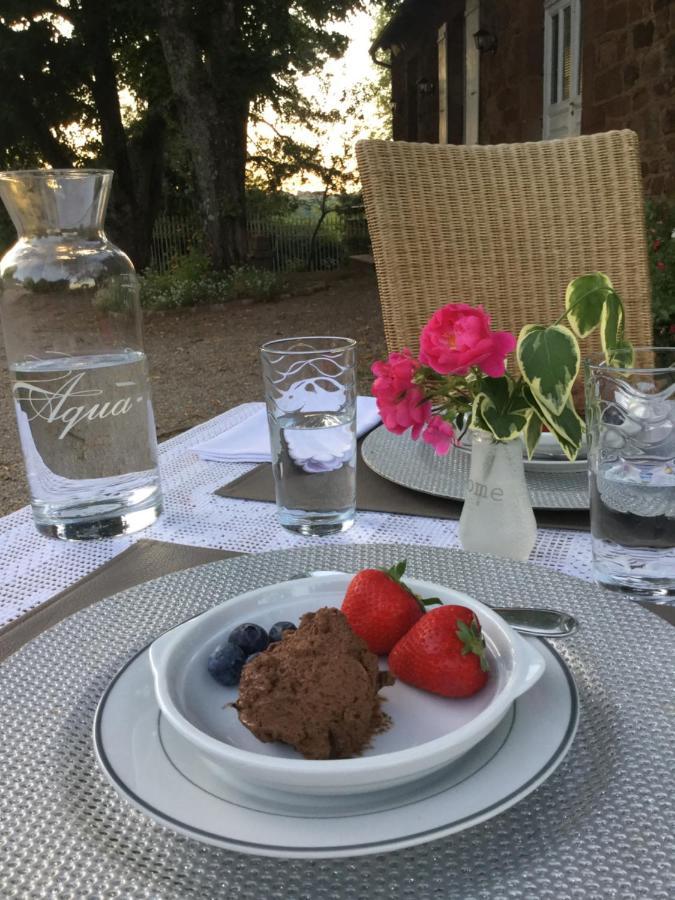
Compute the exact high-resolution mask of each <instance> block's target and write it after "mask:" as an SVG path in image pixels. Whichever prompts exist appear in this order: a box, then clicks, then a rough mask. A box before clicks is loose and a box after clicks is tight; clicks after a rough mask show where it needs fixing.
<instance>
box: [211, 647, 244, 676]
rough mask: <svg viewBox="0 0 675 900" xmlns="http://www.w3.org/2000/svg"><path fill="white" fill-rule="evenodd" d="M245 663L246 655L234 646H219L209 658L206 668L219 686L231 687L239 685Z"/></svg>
mask: <svg viewBox="0 0 675 900" xmlns="http://www.w3.org/2000/svg"><path fill="white" fill-rule="evenodd" d="M245 662H246V654H245V653H244V651H243V650H242V649H241V647H237V646H236V645H235V644H230V643H227V644H219V645H218V646H217V647H216V649H215V650H214V651H213V653H212V654H211V655H210V656H209V659H208V662H207V663H206V668H207V669H208V670H209V673H210V674H211V675H212V676H213V677H214V678H215V679H216V681H217V682H219V683H220V684H223V685H225V687H232V686H233V685H235V684H239V676H240V675H241V670H242V668H243V666H244V663H245Z"/></svg>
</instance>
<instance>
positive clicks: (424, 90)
mask: <svg viewBox="0 0 675 900" xmlns="http://www.w3.org/2000/svg"><path fill="white" fill-rule="evenodd" d="M435 90H436V85H435V84H434V83H433V81H429V79H428V78H419V79H418V80H417V93H418V94H433V92H434V91H435Z"/></svg>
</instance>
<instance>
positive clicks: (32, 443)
mask: <svg viewBox="0 0 675 900" xmlns="http://www.w3.org/2000/svg"><path fill="white" fill-rule="evenodd" d="M111 181H112V172H109V171H103V170H86V169H72V170H53V169H44V170H43V169H40V170H35V171H25V172H0V197H1V198H2V200H3V202H4V204H5V206H6V208H7V211H8V212H9V215H10V216H11V218H12V221H13V223H14V225H15V227H16V230H17V232H18V240H17V242H16V244H14V246H13V247H12V248H11V249H10V250H9V251H8V252H7V253H6V254H5V255H4V257H3V258H2V260H1V261H0V318H1V319H2V328H3V333H4V338H5V346H6V349H7V360H8V364H9V372H10V378H11V382H12V385H11V389H12V394H13V399H14V406H15V410H16V417H17V424H18V428H19V437H20V440H21V447H22V450H23V456H24V461H25V465H26V474H27V476H28V485H29V490H30V495H31V505H32V508H33V515H34V518H35V523H36V525H37V528H38V530H39V531H40V532H42V533H43V534H46V535H49V536H52V537H58V538H64V539H82V538H97V537H110V536H113V535H117V534H124V533H127V532H131V531H138V530H139V529H141V528H145V527H146V526H148V525H150V524H151V523H152V522H154V520H155V519H156V518H157V516H158V515H159V513H160V512H161V509H162V496H161V489H160V482H159V472H158V468H157V441H156V436H155V424H154V418H153V412H152V403H151V399H150V385H149V380H148V369H147V361H146V357H145V354H144V352H143V343H142V336H141V317H140V306H139V300H138V293H139V286H138V279H137V277H136V275H135V273H134V268H133V265H132V264H131V261H130V260H129V258H128V257H127V256H126V255H125V254H124V253H123V252H122V251H121V250H120V249H119V248H118V247H116V246H115V245H114V244H111V243H110V241H109V240H108V239H107V238H106V236H105V233H104V231H103V220H104V216H105V210H106V205H107V201H108V195H109V193H110V186H111Z"/></svg>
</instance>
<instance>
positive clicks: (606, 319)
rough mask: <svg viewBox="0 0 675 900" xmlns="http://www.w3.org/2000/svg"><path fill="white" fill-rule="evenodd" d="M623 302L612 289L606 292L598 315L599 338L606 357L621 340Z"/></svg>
mask: <svg viewBox="0 0 675 900" xmlns="http://www.w3.org/2000/svg"><path fill="white" fill-rule="evenodd" d="M623 319H624V313H623V303H622V302H621V298H620V297H619V295H618V294H616V293H615V292H614V291H611V292H610V293H609V294H607V297H606V299H605V302H604V303H603V305H602V316H601V317H600V339H601V341H602V349H603V351H604V354H605V358H606V359H607V358H608V357H609V355H610V353H611V351H612V350H615V349H616V348H617V347H618V346H619V344H620V343H621V341H622V340H623Z"/></svg>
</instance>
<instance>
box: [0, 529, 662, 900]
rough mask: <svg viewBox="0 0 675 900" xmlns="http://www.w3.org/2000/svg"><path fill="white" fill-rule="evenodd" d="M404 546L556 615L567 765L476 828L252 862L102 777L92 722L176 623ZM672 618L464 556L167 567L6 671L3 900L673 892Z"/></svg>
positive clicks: (451, 573)
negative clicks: (160, 818)
mask: <svg viewBox="0 0 675 900" xmlns="http://www.w3.org/2000/svg"><path fill="white" fill-rule="evenodd" d="M404 557H405V558H407V559H408V563H409V570H410V573H411V574H413V575H416V576H419V577H421V578H427V579H431V580H435V581H441V582H444V583H446V584H452V585H454V586H456V587H457V588H458V589H459V590H464V591H467V592H468V593H471V594H473V595H474V596H476V597H478V598H479V599H481V600H493V601H499V602H500V603H504V604H515V603H517V602H518V601H521V602H522V601H523V600H524V601H527V602H534V601H535V600H536V602H537V603H538V604H541V605H550V606H557V607H562V608H564V609H567V610H569V611H570V612H571V613H573V614H574V615H576V616H577V617H578V618H579V620H580V623H581V629H580V631H579V633H578V634H577V635H576V636H575V637H573V638H571V639H568V640H567V641H561V642H558V643H557V644H556V648H557V649H558V650H559V651H560V652H561V654H562V655H563V657H564V658H565V660H566V661H567V663H568V665H569V666H570V668H571V670H572V672H573V674H574V676H575V679H576V681H577V684H578V687H579V691H580V697H581V704H582V715H581V723H580V728H579V732H578V735H577V738H576V740H575V743H574V745H573V747H572V749H571V751H570V754H569V756H568V757H567V758H566V760H565V761H564V762H563V763H562V765H561V767H560V768H559V769H558V770H557V771H556V772H555V773H554V774H553V775H552V776H551V778H550V779H549V780H548V781H547V782H546V783H545V784H544V785H542V786H541V787H540V788H539V789H538V790H537V791H535V792H534V793H533V794H532V795H530V796H529V797H527V798H526V799H525V800H524V801H522V802H521V803H520V804H518V805H517V806H515V807H514V808H512V809H510V810H508V811H507V812H505V813H503V814H502V815H500V816H498V817H496V818H495V819H492V820H491V821H489V822H486V823H485V824H483V825H479V826H477V827H475V828H473V829H470V830H468V831H465V832H462V833H460V834H457V835H454V836H452V837H450V838H447V839H443V840H440V841H436V842H434V843H431V844H427V845H424V846H421V847H416V848H412V849H409V850H403V851H400V852H397V853H392V854H383V855H379V856H373V857H364V858H358V859H353V860H342V861H340V860H337V861H336V860H326V861H311V862H304V861H290V860H289V861H283V862H282V861H280V860H274V859H263V858H251V857H246V856H239V855H237V854H235V853H230V852H227V851H223V850H218V849H214V848H211V847H208V846H204V845H201V844H198V843H195V842H192V841H190V840H189V839H187V838H182V837H179V836H177V835H175V834H173V833H172V832H170V831H168V830H166V829H164V828H162V827H160V826H158V825H155V824H154V823H153V822H151V821H150V820H149V819H147V818H145V817H144V816H143V815H142V814H141V813H138V812H135V811H134V810H132V809H131V808H130V807H129V806H128V804H127V803H126V802H125V801H124V800H122V799H121V798H120V797H118V796H117V794H116V793H115V791H114V790H113V789H112V788H111V787H110V786H109V785H108V783H107V782H106V781H105V779H104V777H103V775H102V774H101V773H100V772H99V771H98V769H97V767H96V764H95V761H94V755H93V749H92V740H91V728H92V722H93V716H94V711H95V708H96V704H97V701H98V698H99V697H100V695H101V694H102V692H103V690H104V689H105V687H106V685H107V684H108V682H109V680H110V678H111V677H112V676H113V675H114V673H115V672H116V671H117V669H118V668H119V667H120V666H121V665H122V664H123V663H124V662H125V661H126V660H127V659H128V658H129V657H130V656H131V655H132V654H133V653H134V652H135V651H136V650H138V649H140V648H141V647H142V646H144V645H145V644H146V643H147V642H148V641H149V640H151V639H152V638H153V637H155V636H156V635H157V634H159V633H160V632H161V631H163V630H164V629H166V628H168V627H170V626H172V625H174V624H176V623H177V622H179V621H182V620H183V619H185V618H187V617H188V616H190V615H193V614H195V613H197V612H200V611H201V610H204V609H206V608H208V607H210V606H212V605H213V604H215V603H217V602H219V601H221V600H223V599H226V598H228V597H231V596H234V595H236V594H238V593H240V592H242V591H244V590H248V589H250V588H253V587H256V586H260V585H262V584H269V583H273V582H275V581H279V580H283V579H285V578H287V577H288V576H290V575H294V574H296V573H298V572H302V571H306V570H309V569H313V568H324V569H333V568H334V569H344V570H346V571H348V570H352V571H354V570H356V569H357V568H360V567H363V566H372V565H378V566H382V565H385V564H386V565H389V564H391V563H392V562H393V561H395V560H397V559H399V558H404ZM674 687H675V630H674V629H673V628H672V626H670V625H668V624H667V623H665V622H662V621H660V620H659V619H658V618H657V617H656V616H653V615H651V614H650V613H648V612H646V611H645V610H643V609H641V608H640V607H639V606H637V605H635V604H633V603H631V602H630V601H628V600H625V599H622V598H621V597H619V596H617V595H615V594H610V593H607V592H605V591H603V590H601V589H599V588H597V587H594V586H591V585H588V584H586V583H585V582H582V581H579V580H577V579H574V578H570V577H568V576H564V575H560V574H557V573H554V572H550V571H548V570H546V569H542V568H538V567H535V566H531V565H527V564H523V563H512V562H505V561H499V560H495V559H491V558H487V557H479V556H475V555H472V554H466V553H463V552H461V551H452V550H443V549H437V548H431V547H419V546H418V547H410V546H400V545H399V546H392V545H377V544H371V545H343V546H339V545H330V546H327V545H324V546H322V545H320V544H317V545H316V546H315V547H308V548H303V549H300V550H284V551H278V552H275V553H268V554H260V555H255V556H250V557H240V558H237V559H234V560H227V561H223V562H215V563H210V564H208V565H206V566H201V567H198V568H196V569H192V570H189V571H187V572H179V573H175V574H171V575H167V576H165V577H164V578H162V579H158V580H156V581H154V582H148V583H146V584H144V585H140V586H139V587H135V588H132V589H130V590H128V591H125V592H124V593H121V594H118V595H116V596H115V597H113V598H110V599H108V600H105V601H103V602H101V603H99V604H97V605H96V606H92V607H89V608H87V609H85V610H83V611H82V612H79V613H77V614H75V615H74V616H72V617H71V618H69V619H67V620H65V621H63V622H61V623H59V624H58V625H56V626H55V627H54V628H53V629H51V630H50V631H48V632H45V633H44V634H43V635H41V636H40V637H38V638H36V639H35V640H34V641H32V642H31V643H29V644H27V645H26V646H25V647H23V648H22V649H21V650H19V651H18V652H17V653H16V654H14V655H13V656H12V657H10V658H9V659H8V660H7V661H6V662H5V663H4V664H3V665H2V666H0V734H1V735H2V740H1V741H0V784H2V790H1V793H0V823H1V824H0V896H2V897H3V900H4V898H10V897H12V898H26V897H58V898H71V897H72V898H82V897H100V898H108V897H120V898H125V900H127V898H129V900H130V898H137V897H138V898H141V897H143V898H155V900H157V898H176V900H179V898H181V900H182V898H212V897H213V898H216V897H217V898H219V900H220V898H224V897H238V898H243V900H252V898H255V900H268V898H269V900H272V898H283V900H323V898H326V900H329V898H330V900H355V898H363V900H366V898H368V900H384V898H387V900H394V898H395V900H398V898H403V900H404V898H410V900H413V898H415V900H420V898H421V900H427V898H429V900H431V898H438V900H445V898H458V900H488V898H489V900H495V898H497V900H498V898H513V900H516V898H518V900H525V898H533V897H536V898H541V900H578V898H582V897H583V898H609V897H613V898H618V897H621V898H622V900H625V898H632V897H644V898H650V900H658V898H663V900H665V898H669V897H672V896H673V892H674V891H675V862H674V860H675V840H674V837H673V836H674V835H675V815H674V807H675V800H674V798H673V792H672V773H673V771H674V770H675V742H674V741H673V732H672V726H673V716H674V714H675V702H674V691H673V688H674Z"/></svg>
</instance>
